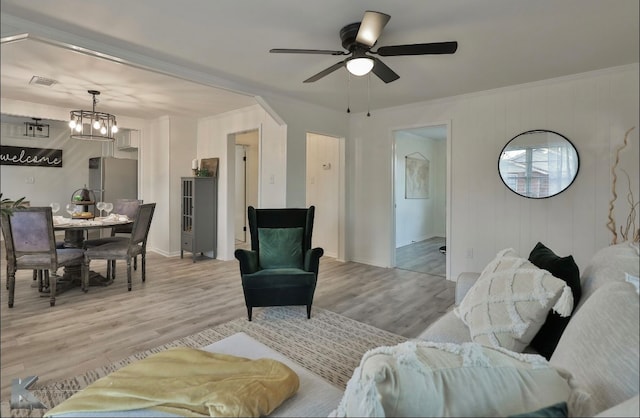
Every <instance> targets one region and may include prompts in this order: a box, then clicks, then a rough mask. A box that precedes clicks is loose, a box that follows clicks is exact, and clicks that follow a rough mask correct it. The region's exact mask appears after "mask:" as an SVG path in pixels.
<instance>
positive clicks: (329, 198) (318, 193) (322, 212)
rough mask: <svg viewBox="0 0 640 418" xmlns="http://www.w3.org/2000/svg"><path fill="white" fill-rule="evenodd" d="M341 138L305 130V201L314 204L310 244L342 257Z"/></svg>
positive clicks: (326, 253)
mask: <svg viewBox="0 0 640 418" xmlns="http://www.w3.org/2000/svg"><path fill="white" fill-rule="evenodd" d="M341 141H342V140H341V138H336V137H332V136H327V135H321V134H315V133H307V158H306V166H307V169H306V176H307V179H306V205H307V206H311V205H314V206H315V207H316V211H315V218H314V225H313V246H314V247H322V248H323V249H324V253H325V255H327V256H329V257H334V258H342V257H343V255H342V254H340V250H339V248H340V242H341V234H342V231H341V229H340V218H341V217H340V214H341V210H342V209H341V205H342V198H341V196H342V193H343V190H344V189H343V187H342V186H341V185H342V184H343V183H342V182H343V176H342V167H343V164H342V161H341V148H342V146H343V145H342V144H341Z"/></svg>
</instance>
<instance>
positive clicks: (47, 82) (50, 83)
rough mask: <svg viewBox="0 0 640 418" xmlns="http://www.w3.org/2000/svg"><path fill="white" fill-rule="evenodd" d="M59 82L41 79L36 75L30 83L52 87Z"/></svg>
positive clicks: (45, 78)
mask: <svg viewBox="0 0 640 418" xmlns="http://www.w3.org/2000/svg"><path fill="white" fill-rule="evenodd" d="M57 82H58V81H57V80H54V79H52V78H47V77H40V76H37V75H34V76H33V77H31V81H29V84H38V85H40V86H47V87H51V86H53V85H54V84H56V83H57Z"/></svg>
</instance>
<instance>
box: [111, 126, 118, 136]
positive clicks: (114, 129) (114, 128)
mask: <svg viewBox="0 0 640 418" xmlns="http://www.w3.org/2000/svg"><path fill="white" fill-rule="evenodd" d="M116 132H118V125H113V126H112V127H111V133H114V134H115V133H116Z"/></svg>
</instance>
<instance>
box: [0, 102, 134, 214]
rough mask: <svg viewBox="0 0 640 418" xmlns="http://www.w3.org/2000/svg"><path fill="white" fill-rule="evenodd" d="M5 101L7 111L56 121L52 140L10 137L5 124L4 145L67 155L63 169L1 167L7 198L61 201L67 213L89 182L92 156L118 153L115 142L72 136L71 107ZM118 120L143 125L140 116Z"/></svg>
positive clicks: (123, 155) (34, 202) (44, 203)
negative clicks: (73, 197) (73, 196)
mask: <svg viewBox="0 0 640 418" xmlns="http://www.w3.org/2000/svg"><path fill="white" fill-rule="evenodd" d="M1 103H2V106H1V107H2V113H4V114H8V115H16V116H25V117H38V118H42V119H47V120H52V121H54V122H52V123H50V125H51V126H50V132H49V138H48V139H39V138H31V139H25V138H24V137H20V136H17V137H10V136H7V135H5V134H4V133H5V132H7V130H6V129H5V127H3V130H2V132H3V134H2V137H1V138H0V143H2V145H13V146H25V147H33V148H53V149H62V158H63V165H62V167H60V168H50V167H26V166H7V165H2V166H0V190H1V191H2V193H3V197H7V198H11V199H17V198H20V197H22V196H25V197H26V198H27V199H28V200H29V201H30V202H31V205H32V206H47V205H49V203H51V202H59V203H60V206H61V208H62V209H61V211H60V212H59V213H58V215H65V216H66V213H64V206H65V204H66V203H68V200H69V199H70V198H71V194H72V193H73V191H74V190H76V189H79V188H82V187H83V186H84V185H85V184H87V183H88V181H89V158H91V157H100V156H108V155H114V154H115V153H114V151H113V148H112V145H111V144H107V143H90V142H88V141H80V140H75V139H71V138H69V129H68V128H67V125H66V121H67V120H68V118H69V111H70V109H65V108H60V107H55V106H46V105H41V104H38V103H30V102H24V101H18V100H11V99H5V98H3V99H2V100H1ZM55 121H59V122H55ZM118 121H119V123H120V125H121V126H122V127H127V128H129V127H133V128H135V129H140V128H141V126H142V124H141V121H140V120H139V119H131V118H126V117H120V116H118ZM110 147H111V148H110ZM136 156H137V154H136V153H119V154H118V155H117V157H118V158H136ZM26 178H33V180H34V182H33V183H26V182H25V179H26Z"/></svg>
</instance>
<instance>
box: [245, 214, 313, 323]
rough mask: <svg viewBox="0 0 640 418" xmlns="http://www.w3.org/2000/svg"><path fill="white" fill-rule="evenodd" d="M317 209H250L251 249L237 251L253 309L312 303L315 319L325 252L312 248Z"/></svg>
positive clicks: (247, 295) (249, 310)
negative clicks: (316, 297)
mask: <svg viewBox="0 0 640 418" xmlns="http://www.w3.org/2000/svg"><path fill="white" fill-rule="evenodd" d="M314 213H315V207H314V206H311V207H309V208H308V209H304V208H303V209H289V208H287V209H255V208H254V207H253V206H249V208H248V217H249V231H250V233H251V250H243V249H237V250H236V251H235V257H236V258H237V259H238V261H239V262H240V274H241V276H242V289H243V291H244V299H245V302H246V305H247V314H248V316H249V321H251V312H252V308H253V307H264V306H289V305H306V307H307V318H311V305H312V303H313V294H314V292H315V290H316V283H317V281H318V266H319V264H320V257H322V255H323V254H324V250H323V249H322V248H311V234H312V232H313V216H314Z"/></svg>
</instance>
